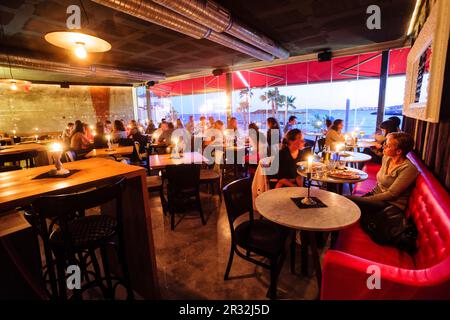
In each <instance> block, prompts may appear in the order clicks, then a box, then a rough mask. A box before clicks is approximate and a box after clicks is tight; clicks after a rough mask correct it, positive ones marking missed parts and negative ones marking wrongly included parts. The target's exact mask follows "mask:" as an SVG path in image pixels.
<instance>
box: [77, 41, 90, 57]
mask: <svg viewBox="0 0 450 320" xmlns="http://www.w3.org/2000/svg"><path fill="white" fill-rule="evenodd" d="M74 53H75V55H76V56H77V57H78V58H80V59H86V57H87V51H86V48H85V47H84V43H82V42H77V43H76V47H75V50H74Z"/></svg>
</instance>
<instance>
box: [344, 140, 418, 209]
mask: <svg viewBox="0 0 450 320" xmlns="http://www.w3.org/2000/svg"><path fill="white" fill-rule="evenodd" d="M413 147H414V140H413V138H412V137H411V136H410V135H409V134H407V133H403V132H395V133H390V134H388V136H387V140H386V144H385V146H384V149H383V153H384V156H383V160H382V165H381V169H380V171H378V173H377V185H376V187H375V188H374V189H373V190H372V191H371V192H369V193H367V194H365V195H364V196H362V197H357V196H348V198H349V199H351V200H352V201H353V202H355V203H356V204H357V205H358V206H359V207H360V209H361V214H363V215H364V214H371V213H374V212H378V211H381V210H383V209H385V208H386V207H388V206H391V205H394V206H396V207H398V208H399V209H401V210H405V209H406V205H407V203H408V198H409V195H410V192H411V189H412V188H413V187H414V181H415V180H416V178H417V176H418V174H419V173H418V171H417V169H416V167H415V166H414V165H413V164H412V163H411V161H409V160H408V159H407V158H406V155H407V154H408V153H409V152H410V151H411V150H412V149H413Z"/></svg>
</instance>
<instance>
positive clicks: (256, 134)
mask: <svg viewBox="0 0 450 320" xmlns="http://www.w3.org/2000/svg"><path fill="white" fill-rule="evenodd" d="M248 138H249V139H248V140H249V144H250V146H251V147H252V151H251V152H250V154H249V155H247V156H245V163H251V164H254V165H257V164H258V162H259V160H260V159H261V158H264V157H265V153H266V151H267V138H266V136H265V134H264V133H262V132H260V131H259V127H258V126H257V125H256V123H254V122H252V123H250V124H249V125H248Z"/></svg>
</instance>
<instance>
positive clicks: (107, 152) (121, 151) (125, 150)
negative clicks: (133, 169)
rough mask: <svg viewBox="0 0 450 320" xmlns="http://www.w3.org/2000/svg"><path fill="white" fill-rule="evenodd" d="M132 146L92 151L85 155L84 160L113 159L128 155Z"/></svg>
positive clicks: (131, 151)
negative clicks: (96, 158) (95, 158)
mask: <svg viewBox="0 0 450 320" xmlns="http://www.w3.org/2000/svg"><path fill="white" fill-rule="evenodd" d="M133 149H134V146H114V147H112V148H101V149H92V150H91V151H89V153H87V154H86V155H85V157H86V158H94V157H108V156H109V157H115V156H118V155H130V154H132V153H133Z"/></svg>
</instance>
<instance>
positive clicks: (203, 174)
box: [200, 169, 220, 182]
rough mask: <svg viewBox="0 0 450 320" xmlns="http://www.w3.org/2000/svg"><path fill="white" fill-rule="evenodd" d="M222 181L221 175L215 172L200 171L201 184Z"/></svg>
mask: <svg viewBox="0 0 450 320" xmlns="http://www.w3.org/2000/svg"><path fill="white" fill-rule="evenodd" d="M216 179H220V175H219V174H218V173H217V172H215V171H214V170H207V169H202V170H200V182H206V181H210V180H216Z"/></svg>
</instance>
